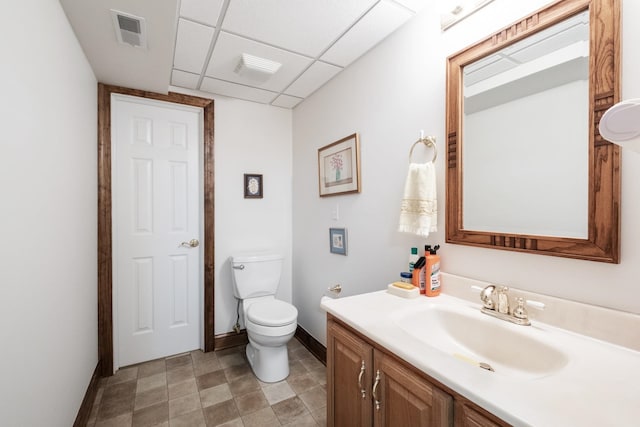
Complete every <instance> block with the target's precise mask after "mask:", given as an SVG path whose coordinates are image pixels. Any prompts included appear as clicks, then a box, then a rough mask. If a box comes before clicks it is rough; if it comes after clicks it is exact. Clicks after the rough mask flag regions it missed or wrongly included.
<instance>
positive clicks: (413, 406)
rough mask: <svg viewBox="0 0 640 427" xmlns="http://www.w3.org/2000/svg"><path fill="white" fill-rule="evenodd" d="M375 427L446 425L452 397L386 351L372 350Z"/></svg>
mask: <svg viewBox="0 0 640 427" xmlns="http://www.w3.org/2000/svg"><path fill="white" fill-rule="evenodd" d="M374 371H375V372H374V385H373V396H372V398H373V412H374V421H375V424H374V426H376V427H396V426H412V427H427V426H428V427H445V426H446V427H449V426H452V425H453V398H452V397H451V396H450V395H448V394H447V393H445V392H443V391H442V390H440V389H438V388H436V387H434V386H433V385H432V384H431V383H429V382H428V381H426V380H425V379H423V378H422V377H421V376H419V375H418V374H417V373H416V372H413V371H412V370H411V369H409V368H407V367H406V366H405V365H403V364H401V363H400V362H398V361H397V360H396V359H394V358H392V357H390V356H389V355H387V354H385V353H382V352H380V351H378V350H376V351H375V352H374Z"/></svg>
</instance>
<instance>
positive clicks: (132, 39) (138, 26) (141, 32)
mask: <svg viewBox="0 0 640 427" xmlns="http://www.w3.org/2000/svg"><path fill="white" fill-rule="evenodd" d="M111 18H112V20H113V26H114V29H115V30H116V38H117V39H118V42H119V43H122V44H128V45H130V46H134V47H141V48H144V49H146V47H147V26H146V24H145V21H144V18H142V17H140V16H135V15H131V14H129V13H124V12H120V11H117V10H113V9H111Z"/></svg>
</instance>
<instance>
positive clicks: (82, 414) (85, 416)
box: [73, 361, 101, 427]
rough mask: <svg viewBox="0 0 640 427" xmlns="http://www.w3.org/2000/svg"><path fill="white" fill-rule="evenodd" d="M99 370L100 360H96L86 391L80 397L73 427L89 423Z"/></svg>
mask: <svg viewBox="0 0 640 427" xmlns="http://www.w3.org/2000/svg"><path fill="white" fill-rule="evenodd" d="M100 372H101V368H100V361H98V363H97V364H96V369H94V371H93V375H92V376H91V381H89V386H88V387H87V391H86V392H85V394H84V399H82V403H81V404H80V409H78V414H77V415H76V420H75V422H74V423H73V427H85V426H86V425H87V424H88V423H89V417H90V416H91V410H92V409H93V402H94V401H95V400H96V395H97V394H98V388H99V387H100V376H101V375H100Z"/></svg>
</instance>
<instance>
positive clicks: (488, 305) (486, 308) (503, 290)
mask: <svg viewBox="0 0 640 427" xmlns="http://www.w3.org/2000/svg"><path fill="white" fill-rule="evenodd" d="M494 293H495V294H496V295H497V301H496V300H494V298H493V295H494ZM480 299H481V300H482V309H481V311H482V312H483V313H484V314H488V315H489V316H493V317H497V318H498V319H502V320H507V321H509V322H512V323H515V324H517V325H523V326H529V325H531V322H530V321H529V315H528V313H527V309H526V308H525V307H524V299H523V298H516V303H517V306H516V307H515V308H513V309H512V308H511V307H510V305H509V288H507V287H506V286H498V287H496V286H494V285H489V286H487V287H485V288H484V289H483V290H482V291H481V292H480Z"/></svg>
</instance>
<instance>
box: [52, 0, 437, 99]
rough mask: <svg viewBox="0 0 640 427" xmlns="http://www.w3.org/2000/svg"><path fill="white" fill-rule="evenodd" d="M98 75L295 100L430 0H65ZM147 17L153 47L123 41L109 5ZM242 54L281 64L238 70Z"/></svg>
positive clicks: (160, 86) (149, 86)
mask: <svg viewBox="0 0 640 427" xmlns="http://www.w3.org/2000/svg"><path fill="white" fill-rule="evenodd" d="M60 3H61V4H62V6H63V8H64V10H65V13H66V14H67V17H68V18H69V21H70V23H71V25H72V27H73V29H74V32H75V33H76V36H77V38H78V40H79V42H80V44H81V46H82V48H83V49H84V51H85V54H86V55H87V58H88V60H89V62H90V64H91V66H92V68H93V70H94V73H95V74H96V77H97V78H98V80H99V81H101V82H103V83H108V84H116V85H120V86H127V87H132V88H135V89H142V90H152V91H156V92H164V93H166V92H167V91H169V90H174V91H180V90H184V91H188V92H190V93H193V92H196V93H197V92H203V93H205V95H207V94H212V95H223V96H228V97H233V98H240V99H245V100H249V101H254V102H259V103H264V104H271V105H275V106H279V107H284V108H292V107H294V106H295V105H297V104H298V103H300V102H301V101H302V100H303V99H304V98H306V97H308V96H309V95H311V94H312V93H313V92H315V91H316V90H317V89H319V88H320V87H321V86H323V85H324V84H325V83H326V82H327V81H329V80H330V79H332V78H333V77H334V76H336V75H337V74H338V73H340V71H342V70H343V69H344V68H345V67H347V66H349V64H351V63H352V62H353V61H355V60H356V59H357V58H359V57H360V56H361V55H363V54H364V53H365V52H367V51H368V50H369V49H371V48H372V47H374V46H375V45H376V44H378V43H379V42H380V41H382V40H383V39H384V38H386V37H387V36H388V35H389V34H391V33H392V32H394V31H395V30H396V29H398V28H399V27H400V26H401V25H403V24H404V23H406V22H407V21H408V20H409V19H410V18H411V17H412V16H413V15H414V14H415V13H416V12H417V11H418V10H419V9H420V8H422V7H423V5H424V3H425V0H134V1H132V0H104V1H101V2H99V4H96V2H87V1H86V0H60ZM112 9H115V10H117V11H120V12H124V13H127V14H132V15H136V16H139V17H142V18H144V19H145V21H146V28H147V32H148V34H147V38H148V41H147V48H146V49H142V48H136V47H132V46H128V45H122V44H120V43H118V42H117V39H116V35H115V31H114V29H113V25H112V23H111V17H110V10H112ZM242 54H248V55H253V56H255V57H259V58H264V59H267V60H269V61H275V62H277V63H280V64H282V65H281V66H280V68H279V69H278V71H276V72H275V73H274V74H273V75H272V76H271V77H269V78H268V79H266V80H265V79H255V78H252V77H251V76H247V75H241V74H239V73H237V72H236V67H237V66H238V63H239V62H240V59H241V57H242Z"/></svg>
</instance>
